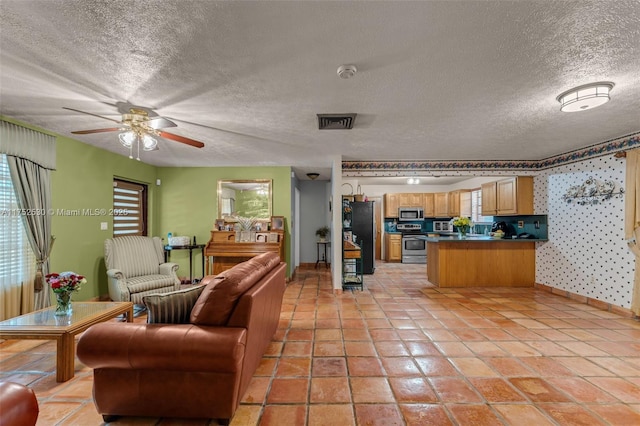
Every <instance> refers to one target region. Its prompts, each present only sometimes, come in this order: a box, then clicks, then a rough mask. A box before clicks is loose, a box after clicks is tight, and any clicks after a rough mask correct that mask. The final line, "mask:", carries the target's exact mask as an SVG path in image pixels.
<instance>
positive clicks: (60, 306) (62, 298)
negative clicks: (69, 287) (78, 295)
mask: <svg viewBox="0 0 640 426" xmlns="http://www.w3.org/2000/svg"><path fill="white" fill-rule="evenodd" d="M54 315H60V316H62V315H71V293H70V292H68V291H65V292H62V293H56V311H55V313H54Z"/></svg>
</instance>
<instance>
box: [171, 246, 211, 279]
mask: <svg viewBox="0 0 640 426" xmlns="http://www.w3.org/2000/svg"><path fill="white" fill-rule="evenodd" d="M204 246H205V245H204V244H191V245H188V246H179V247H173V246H171V247H170V246H164V261H165V262H168V261H169V260H171V252H172V251H173V250H189V282H190V283H193V251H194V250H200V252H202V250H203V249H204ZM204 274H205V272H204V253H203V254H202V276H203V277H204Z"/></svg>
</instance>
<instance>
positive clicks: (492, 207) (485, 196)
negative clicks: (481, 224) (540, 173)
mask: <svg viewBox="0 0 640 426" xmlns="http://www.w3.org/2000/svg"><path fill="white" fill-rule="evenodd" d="M532 214H533V177H531V176H518V177H512V178H507V179H501V180H499V181H497V182H490V183H485V184H483V185H482V215H483V216H501V215H532Z"/></svg>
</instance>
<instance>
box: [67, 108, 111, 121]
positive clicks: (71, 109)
mask: <svg viewBox="0 0 640 426" xmlns="http://www.w3.org/2000/svg"><path fill="white" fill-rule="evenodd" d="M62 108H63V109H68V110H69V111H75V112H79V113H81V114H87V115H92V116H94V117H99V118H103V119H105V120H109V121H113V122H114V123H122V122H121V121H120V120H114V119H113V118H108V117H103V116H101V115H98V114H93V113H91V112H86V111H80V110H79V109H73V108H67V107H62Z"/></svg>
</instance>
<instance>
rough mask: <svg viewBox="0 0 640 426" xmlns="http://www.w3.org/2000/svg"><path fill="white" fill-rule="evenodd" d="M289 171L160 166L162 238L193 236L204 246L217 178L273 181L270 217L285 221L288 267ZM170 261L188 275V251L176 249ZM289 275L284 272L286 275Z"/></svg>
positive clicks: (215, 209)
mask: <svg viewBox="0 0 640 426" xmlns="http://www.w3.org/2000/svg"><path fill="white" fill-rule="evenodd" d="M290 176H291V168H290V167H181V168H175V167H160V168H158V178H160V180H161V185H160V186H159V187H157V193H158V196H157V198H158V207H159V208H158V210H159V211H160V212H161V214H160V223H159V227H158V228H157V229H158V231H159V233H158V234H157V235H160V236H162V237H164V238H165V241H166V236H167V233H169V232H171V233H172V234H173V235H174V236H188V237H192V238H193V236H195V237H196V240H197V242H198V243H199V244H206V243H207V241H209V238H210V236H211V230H212V229H213V228H214V222H215V220H216V218H217V216H218V195H217V190H218V180H219V179H241V180H244V179H272V180H273V183H272V185H273V187H272V193H273V200H272V215H273V216H284V217H285V218H286V219H285V222H286V237H285V238H286V259H284V260H285V261H286V262H287V264H289V261H288V259H289V257H290V254H289V251H290V247H291V245H290V239H291V238H290V237H291V232H290V231H291V229H290V223H291V200H290V198H291V196H290V193H291V178H290ZM194 255H195V259H194V262H193V263H194V266H193V267H194V276H195V277H199V276H201V272H200V268H201V266H200V265H201V261H200V259H201V258H200V253H195V252H194ZM171 261H172V262H176V263H178V264H179V265H180V269H179V270H178V275H179V276H182V277H188V275H189V252H188V251H186V250H177V251H175V252H173V253H172V254H171ZM290 275H291V272H290V271H289V269H287V276H290Z"/></svg>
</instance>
